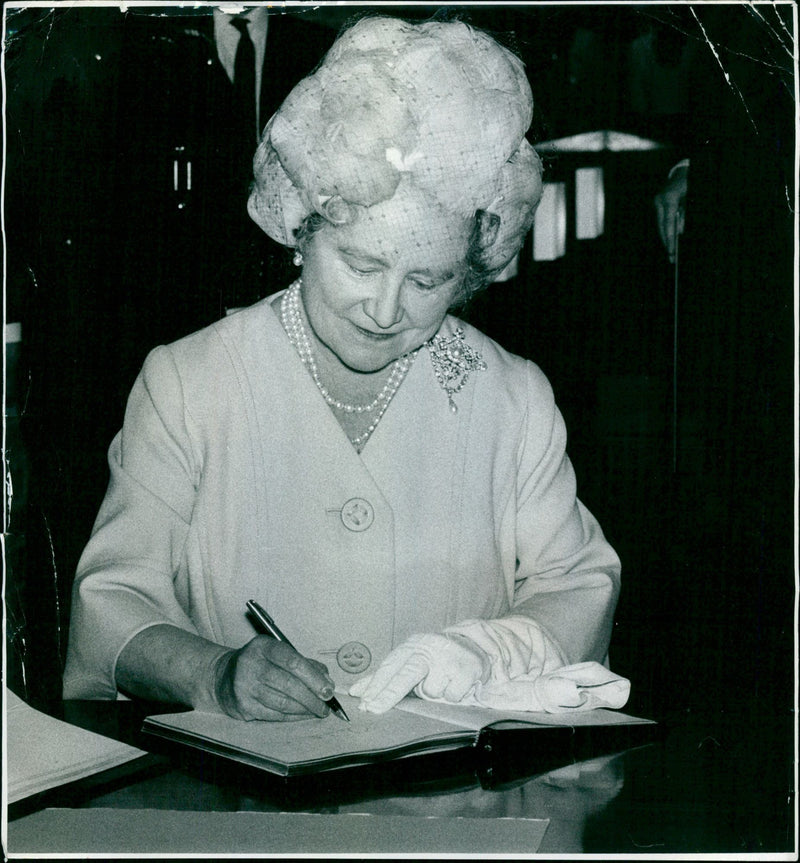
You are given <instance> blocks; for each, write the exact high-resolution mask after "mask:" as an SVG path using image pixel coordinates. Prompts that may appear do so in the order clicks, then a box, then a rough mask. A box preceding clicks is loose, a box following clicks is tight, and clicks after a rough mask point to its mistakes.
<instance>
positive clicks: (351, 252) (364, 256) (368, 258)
mask: <svg viewBox="0 0 800 863" xmlns="http://www.w3.org/2000/svg"><path fill="white" fill-rule="evenodd" d="M339 251H340V252H341V253H342V254H343V255H347V256H348V257H350V258H358V260H359V261H364V262H365V263H369V264H376V265H378V266H381V267H388V266H389V263H388V261H386V260H384V259H383V258H379V257H377V256H376V255H373V254H370V253H369V252H364V251H362V250H361V249H353V248H351V247H349V246H340V247H339Z"/></svg>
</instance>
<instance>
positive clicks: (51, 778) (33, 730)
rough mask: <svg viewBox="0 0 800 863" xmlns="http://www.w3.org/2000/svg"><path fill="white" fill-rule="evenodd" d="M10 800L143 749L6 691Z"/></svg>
mask: <svg viewBox="0 0 800 863" xmlns="http://www.w3.org/2000/svg"><path fill="white" fill-rule="evenodd" d="M6 729H7V737H6V759H5V760H6V769H7V776H8V797H7V800H8V802H9V803H15V802H16V801H17V800H22V799H23V798H25V797H29V796H30V795H31V794H37V793H38V792H40V791H46V790H48V789H49V788H55V787H57V786H59V785H65V784H66V783H67V782H74V781H75V780H77V779H83V778H84V777H85V776H91V775H92V774H94V773H99V772H100V771H101V770H108V769H109V768H111V767H117V766H118V765H120V764H124V763H125V762H126V761H132V760H133V759H134V758H138V757H139V756H140V755H145V754H146V753H145V752H143V751H142V750H141V749H136V748H135V747H133V746H128V744H127V743H120V742H119V741H118V740H112V739H111V738H110V737H103V736H102V735H101V734H95V732H93V731H87V730H86V729H84V728H78V727H77V726H76V725H70V724H69V723H68V722H62V721H61V720H60V719H55V718H53V717H52V716H48V715H47V714H46V713H42V712H40V711H38V710H34V708H32V707H30V706H29V705H28V704H26V703H25V702H24V701H23V700H22V699H21V698H19V696H17V695H15V694H14V693H13V692H12V691H11V690H10V689H6Z"/></svg>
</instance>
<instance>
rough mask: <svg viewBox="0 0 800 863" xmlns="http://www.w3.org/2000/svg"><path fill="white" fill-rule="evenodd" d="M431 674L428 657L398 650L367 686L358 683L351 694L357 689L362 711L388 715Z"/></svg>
mask: <svg viewBox="0 0 800 863" xmlns="http://www.w3.org/2000/svg"><path fill="white" fill-rule="evenodd" d="M428 671H429V663H428V660H427V658H426V657H424V656H422V655H420V654H415V653H413V652H411V651H408V650H405V649H403V648H398V649H397V650H396V651H394V652H393V653H391V654H389V656H388V657H387V658H386V660H385V661H384V663H383V664H382V665H381V666H380V667H379V668H378V670H377V671H376V672H375V674H373V675H372V677H371V678H368V679H367V681H368V682H367V683H366V684H364V685H363V686H359V684H355V685H354V687H352V688H351V690H350V693H351V695H354V694H356V692H355V691H354V690H356V689H357V691H358V694H359V695H360V696H361V699H362V702H361V707H362V709H364V710H367V711H368V712H369V713H385V712H386V711H387V710H389V709H391V708H392V707H394V706H395V705H396V704H397V703H398V702H399V701H401V700H402V699H403V698H405V696H406V695H408V693H409V692H411V690H412V689H413V688H414V687H415V686H416V685H417V684H418V683H420V682H421V681H422V680H424V679H425V676H426V675H427V674H428ZM359 683H362V681H359Z"/></svg>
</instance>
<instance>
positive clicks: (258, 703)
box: [219, 636, 334, 719]
mask: <svg viewBox="0 0 800 863" xmlns="http://www.w3.org/2000/svg"><path fill="white" fill-rule="evenodd" d="M226 676H227V680H226V681H225V683H224V685H223V687H222V689H223V690H224V693H223V697H221V698H220V699H219V700H220V703H221V705H222V706H223V708H224V709H225V711H226V712H227V713H230V714H231V715H233V716H237V717H238V718H242V719H302V718H306V717H309V716H318V717H323V716H327V715H328V713H329V712H330V708H329V707H328V706H327V704H325V701H327V700H328V699H329V698H331V697H332V696H333V689H334V686H333V681H332V680H331V678H330V677H329V675H328V673H327V669H326V668H325V666H324V665H322V664H321V663H318V662H316V661H312V660H309V659H306V658H305V657H303V656H301V655H300V654H299V653H297V651H295V650H294V648H292V647H290V646H289V645H288V644H286V643H284V642H279V641H276V640H275V639H273V638H269V637H267V636H259V637H257V638H254V639H253V640H252V641H250V642H249V643H248V644H246V645H245V646H244V647H243V648H241V649H240V650H239V651H237V653H236V656H235V661H232V662H230V663H229V666H228V669H227V672H226Z"/></svg>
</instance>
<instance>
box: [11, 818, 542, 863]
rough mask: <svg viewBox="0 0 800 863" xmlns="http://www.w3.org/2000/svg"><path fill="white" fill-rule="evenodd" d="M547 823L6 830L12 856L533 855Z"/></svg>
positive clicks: (103, 823) (107, 825)
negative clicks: (132, 854)
mask: <svg viewBox="0 0 800 863" xmlns="http://www.w3.org/2000/svg"><path fill="white" fill-rule="evenodd" d="M548 823H549V822H548V821H547V820H545V819H538V818H537V819H533V818H458V817H454V818H422V817H418V816H407V815H361V814H359V815H355V814H354V815H327V814H321V815H315V814H305V813H268V812H174V811H168V810H137V809H45V810H43V811H42V812H37V813H36V814H35V815H31V816H28V817H27V818H20V819H19V820H17V821H12V822H11V823H10V824H9V825H8V850H9V852H10V853H12V854H56V853H62V854H76V855H85V854H114V853H125V852H128V853H130V852H132V851H134V850H135V852H136V856H137V857H138V856H140V855H142V854H209V855H231V854H258V855H270V856H271V855H280V854H284V855H285V854H313V855H320V856H322V855H331V854H337V855H347V856H350V855H357V856H361V855H363V854H395V853H405V854H412V855H425V854H454V855H459V856H460V855H470V856H472V855H474V854H495V855H500V856H501V857H507V856H508V855H511V854H524V855H526V856H528V855H531V854H535V853H536V851H537V850H538V849H539V846H540V845H541V842H542V838H543V836H544V834H545V831H546V830H547V825H548Z"/></svg>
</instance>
